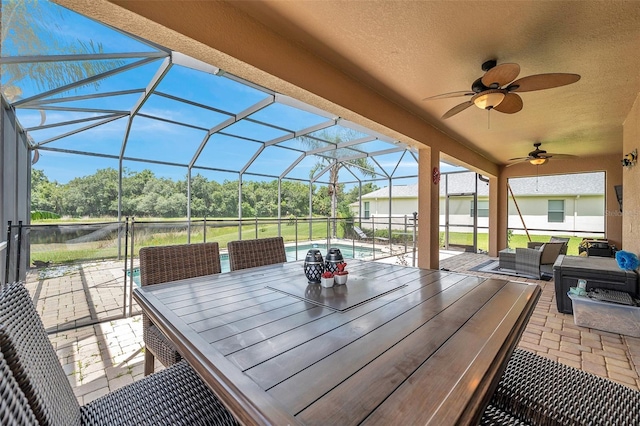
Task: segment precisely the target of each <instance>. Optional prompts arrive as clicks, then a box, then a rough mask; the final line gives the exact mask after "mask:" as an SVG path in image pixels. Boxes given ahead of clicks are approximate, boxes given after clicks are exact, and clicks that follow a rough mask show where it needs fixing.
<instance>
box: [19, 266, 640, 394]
mask: <svg viewBox="0 0 640 426" xmlns="http://www.w3.org/2000/svg"><path fill="white" fill-rule="evenodd" d="M490 259H491V258H489V257H488V256H487V255H486V254H474V253H461V254H458V255H454V256H447V255H441V261H440V267H441V268H446V269H448V270H451V271H456V272H460V273H464V274H472V275H481V276H487V277H493V278H499V279H505V278H506V279H515V280H517V281H524V282H530V283H536V284H538V285H540V286H541V287H542V296H541V297H540V300H539V301H538V304H537V306H536V308H535V311H534V313H533V315H532V317H531V319H530V320H529V323H528V325H527V328H526V330H525V332H524V334H523V336H522V339H521V341H520V343H519V346H520V347H521V348H523V349H527V350H529V351H532V352H535V353H537V354H538V355H541V356H545V357H548V358H551V359H554V360H557V361H559V362H562V363H564V364H567V365H571V366H573V367H577V368H580V369H582V370H585V371H588V372H590V373H593V374H596V375H599V376H602V377H605V378H608V379H611V380H614V381H616V382H619V383H622V384H624V385H626V386H628V387H630V388H633V389H640V379H639V374H640V370H639V369H640V339H638V338H633V337H628V336H622V335H618V334H614V333H608V332H603V331H598V330H594V329H589V328H584V327H579V326H576V325H575V324H574V322H573V316H572V315H567V314H561V313H558V311H557V309H556V304H555V291H554V284H553V281H537V280H530V279H521V278H519V277H505V276H504V275H497V274H488V273H482V272H476V271H473V270H471V268H473V267H474V266H477V265H479V264H481V263H483V262H486V261H487V260H490ZM389 261H390V260H387V262H389ZM409 264H411V262H409ZM123 271H124V265H123V264H121V263H115V262H96V263H92V264H85V265H81V266H78V267H73V268H68V269H67V270H63V271H62V274H58V275H60V276H56V277H44V276H43V275H42V271H39V270H31V271H30V272H29V274H28V277H27V288H28V289H29V290H30V293H31V295H32V296H33V297H34V300H35V303H36V307H37V309H38V312H39V313H40V315H41V316H42V318H43V321H44V323H45V327H46V328H47V329H48V331H50V333H51V334H50V335H49V336H50V339H51V341H52V343H53V345H54V347H55V349H56V352H57V354H58V357H59V358H60V362H61V363H62V366H63V368H64V371H65V372H66V373H67V376H68V378H69V381H70V383H71V385H72V386H73V388H74V391H75V394H76V396H77V398H78V401H79V402H80V404H86V403H88V402H90V401H92V400H93V399H95V398H97V397H99V396H101V395H104V394H105V393H107V392H110V391H114V390H116V389H118V388H119V387H121V386H124V385H126V384H128V383H131V382H133V381H134V380H137V379H139V378H142V377H143V364H144V344H143V342H142V320H141V317H140V315H139V313H138V308H137V307H136V306H135V305H134V306H133V314H134V315H133V316H131V317H129V318H116V317H121V316H122V306H123V303H124V300H125V299H124V292H123V284H122V283H123V281H124V272H123ZM54 275H55V274H54ZM110 318H116V319H110ZM96 321H100V322H99V323H98V324H93V325H86V324H89V323H91V322H93V323H95V322H96ZM161 368H162V365H161V364H160V363H158V362H156V371H157V370H159V369H161Z"/></svg>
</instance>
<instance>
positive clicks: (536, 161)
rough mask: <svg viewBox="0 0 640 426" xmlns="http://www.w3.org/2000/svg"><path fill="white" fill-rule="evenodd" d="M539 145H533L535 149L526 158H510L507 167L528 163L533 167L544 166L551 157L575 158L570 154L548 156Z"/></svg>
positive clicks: (539, 143) (537, 143) (540, 143)
mask: <svg viewBox="0 0 640 426" xmlns="http://www.w3.org/2000/svg"><path fill="white" fill-rule="evenodd" d="M540 145H542V142H536V143H534V144H533V147H534V148H535V149H534V150H533V151H531V152H530V153H529V155H527V156H526V157H518V158H510V159H509V161H513V163H511V164H507V167H509V166H513V165H514V164H519V163H526V162H529V163H531V164H533V165H534V166H541V165H543V164H545V163H546V162H547V161H549V158H551V157H555V158H576V156H575V155H571V154H550V153H548V152H547V151H545V150H544V149H540Z"/></svg>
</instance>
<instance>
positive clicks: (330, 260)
mask: <svg viewBox="0 0 640 426" xmlns="http://www.w3.org/2000/svg"><path fill="white" fill-rule="evenodd" d="M343 261H344V257H342V253H341V252H340V249H339V248H335V247H332V248H330V249H329V252H328V253H327V257H326V258H325V260H324V267H325V270H327V271H329V272H331V273H335V272H336V271H337V270H338V265H339V264H341V263H342V262H343Z"/></svg>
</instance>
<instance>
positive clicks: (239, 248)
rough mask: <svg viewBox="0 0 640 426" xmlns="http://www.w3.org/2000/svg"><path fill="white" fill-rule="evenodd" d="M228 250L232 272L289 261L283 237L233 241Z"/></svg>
mask: <svg viewBox="0 0 640 426" xmlns="http://www.w3.org/2000/svg"><path fill="white" fill-rule="evenodd" d="M227 250H228V251H229V266H230V267H231V270H232V271H237V270H239V269H247V268H255V267H256V266H264V265H273V264H276V263H285V262H286V261H287V253H286V251H285V249H284V240H283V239H282V237H273V238H261V239H258V240H243V241H231V242H229V243H228V244H227Z"/></svg>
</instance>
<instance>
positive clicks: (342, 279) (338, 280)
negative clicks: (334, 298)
mask: <svg viewBox="0 0 640 426" xmlns="http://www.w3.org/2000/svg"><path fill="white" fill-rule="evenodd" d="M348 277H349V274H348V273H347V274H344V275H339V274H336V275H334V276H333V282H334V283H335V284H336V285H343V284H346V283H347V278H348Z"/></svg>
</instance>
